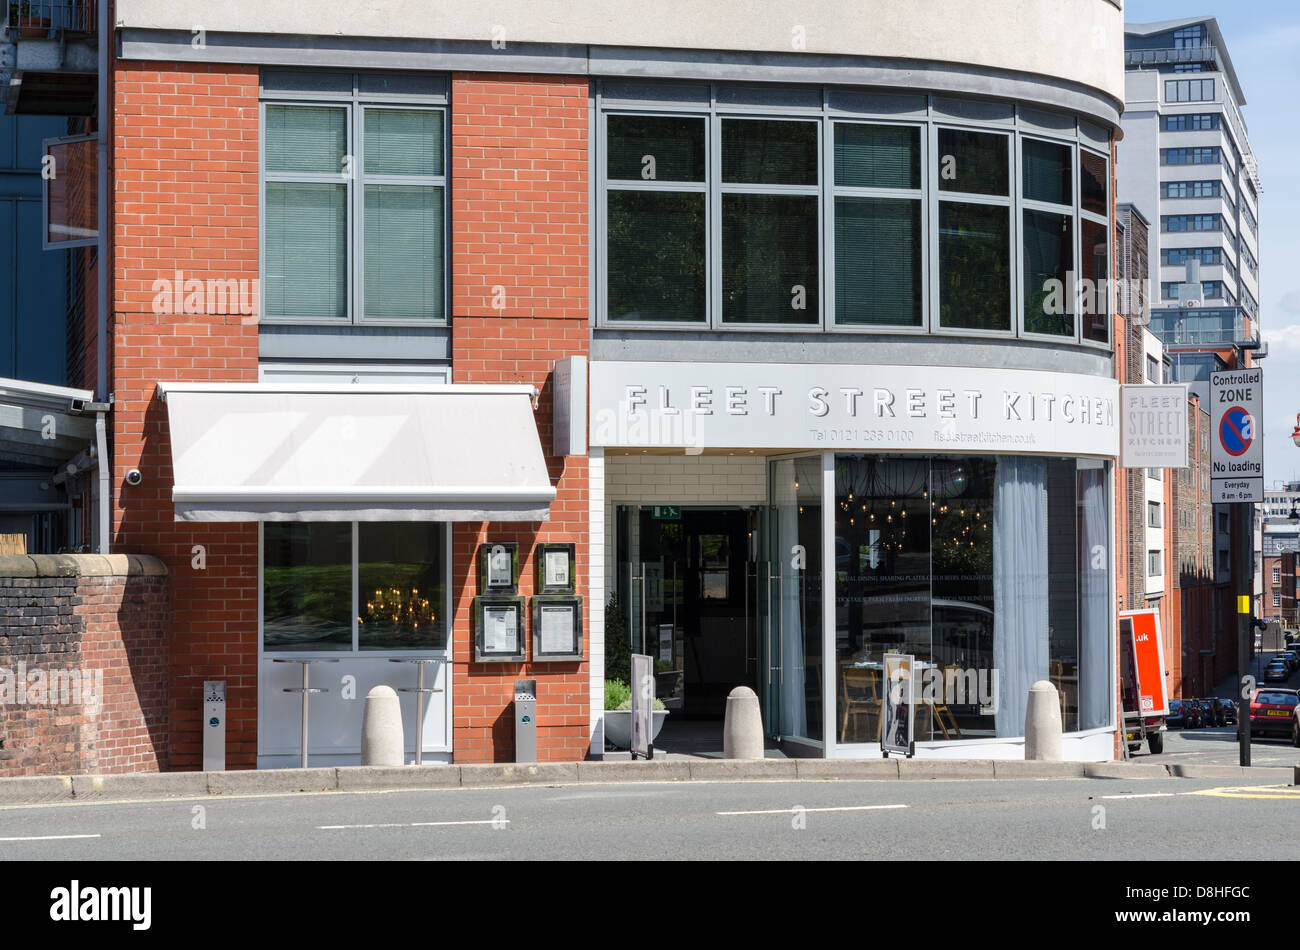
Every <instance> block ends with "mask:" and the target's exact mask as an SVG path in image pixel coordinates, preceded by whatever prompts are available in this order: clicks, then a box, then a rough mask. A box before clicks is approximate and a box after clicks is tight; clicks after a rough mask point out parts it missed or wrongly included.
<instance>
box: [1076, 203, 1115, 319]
mask: <svg viewBox="0 0 1300 950" xmlns="http://www.w3.org/2000/svg"><path fill="white" fill-rule="evenodd" d="M1079 236H1080V238H1081V239H1082V240H1081V248H1082V257H1083V259H1082V260H1081V261H1080V263H1079V273H1080V276H1081V277H1082V278H1083V282H1084V285H1083V299H1082V306H1081V307H1080V314H1081V319H1082V321H1083V338H1084V339H1085V340H1095V341H1096V342H1098V343H1107V342H1109V341H1110V240H1109V238H1110V230H1109V229H1108V228H1107V227H1106V225H1104V224H1101V223H1099V222H1097V221H1089V220H1087V219H1084V220H1081V221H1080V222H1079ZM1089 288H1091V289H1092V293H1091V299H1090V298H1089V294H1088V289H1089Z"/></svg>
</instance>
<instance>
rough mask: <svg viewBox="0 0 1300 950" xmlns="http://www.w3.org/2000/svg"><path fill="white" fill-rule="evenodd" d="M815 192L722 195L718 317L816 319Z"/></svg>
mask: <svg viewBox="0 0 1300 950" xmlns="http://www.w3.org/2000/svg"><path fill="white" fill-rule="evenodd" d="M817 217H818V215H817V198H816V197H815V196H811V195H808V196H805V195H746V194H741V195H723V196H722V319H723V320H724V321H727V322H732V323H817V322H818V321H819V316H818V309H817V245H818V235H817Z"/></svg>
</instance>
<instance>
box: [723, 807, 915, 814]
mask: <svg viewBox="0 0 1300 950" xmlns="http://www.w3.org/2000/svg"><path fill="white" fill-rule="evenodd" d="M906 807H907V806H906V805H843V806H840V807H839V808H798V809H796V808H772V809H769V810H766V811H718V812H714V814H715V815H793V814H795V813H796V811H801V812H808V813H811V812H823V811H878V810H880V809H883V808H906Z"/></svg>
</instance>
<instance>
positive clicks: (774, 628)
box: [759, 455, 826, 744]
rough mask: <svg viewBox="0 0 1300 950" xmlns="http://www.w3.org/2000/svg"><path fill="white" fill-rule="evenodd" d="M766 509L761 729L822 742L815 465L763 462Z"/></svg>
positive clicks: (813, 459) (816, 461)
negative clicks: (766, 482)
mask: <svg viewBox="0 0 1300 950" xmlns="http://www.w3.org/2000/svg"><path fill="white" fill-rule="evenodd" d="M768 476H769V486H768V490H769V499H770V504H769V506H768V511H767V513H766V518H765V524H764V529H765V530H764V537H765V538H766V539H767V540H766V544H765V545H764V547H765V551H766V555H767V556H766V558H765V559H764V562H763V563H762V564H761V565H760V575H765V576H761V578H760V584H759V587H760V590H761V591H762V596H761V602H760V604H759V608H760V610H761V613H760V617H761V629H762V630H763V631H764V636H763V653H764V662H762V664H761V667H762V670H763V672H764V676H765V681H764V683H763V695H764V697H765V699H766V707H767V717H766V720H765V724H766V725H767V727H768V731H769V733H770V734H771V735H773V736H776V737H779V738H782V739H792V740H803V741H805V742H808V741H811V742H814V743H817V744H820V743H821V741H822V720H823V703H824V702H825V699H826V692H825V690H826V681H825V673H824V666H823V663H822V590H823V583H822V581H823V575H824V572H823V565H822V502H821V496H822V459H821V456H820V455H813V456H800V457H797V458H785V459H775V460H773V461H772V462H770V463H769V466H768Z"/></svg>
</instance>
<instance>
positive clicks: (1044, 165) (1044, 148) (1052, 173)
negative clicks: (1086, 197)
mask: <svg viewBox="0 0 1300 950" xmlns="http://www.w3.org/2000/svg"><path fill="white" fill-rule="evenodd" d="M1021 142H1022V144H1021V154H1020V164H1021V167H1022V169H1023V173H1024V192H1025V194H1024V197H1025V198H1027V199H1029V200H1031V201H1050V202H1051V203H1052V204H1058V205H1072V204H1074V201H1073V199H1072V198H1071V194H1072V193H1073V189H1074V183H1073V181H1072V180H1071V176H1070V147H1069V146H1068V145H1058V144H1056V143H1055V142H1040V141H1038V140H1037V139H1022V140H1021Z"/></svg>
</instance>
